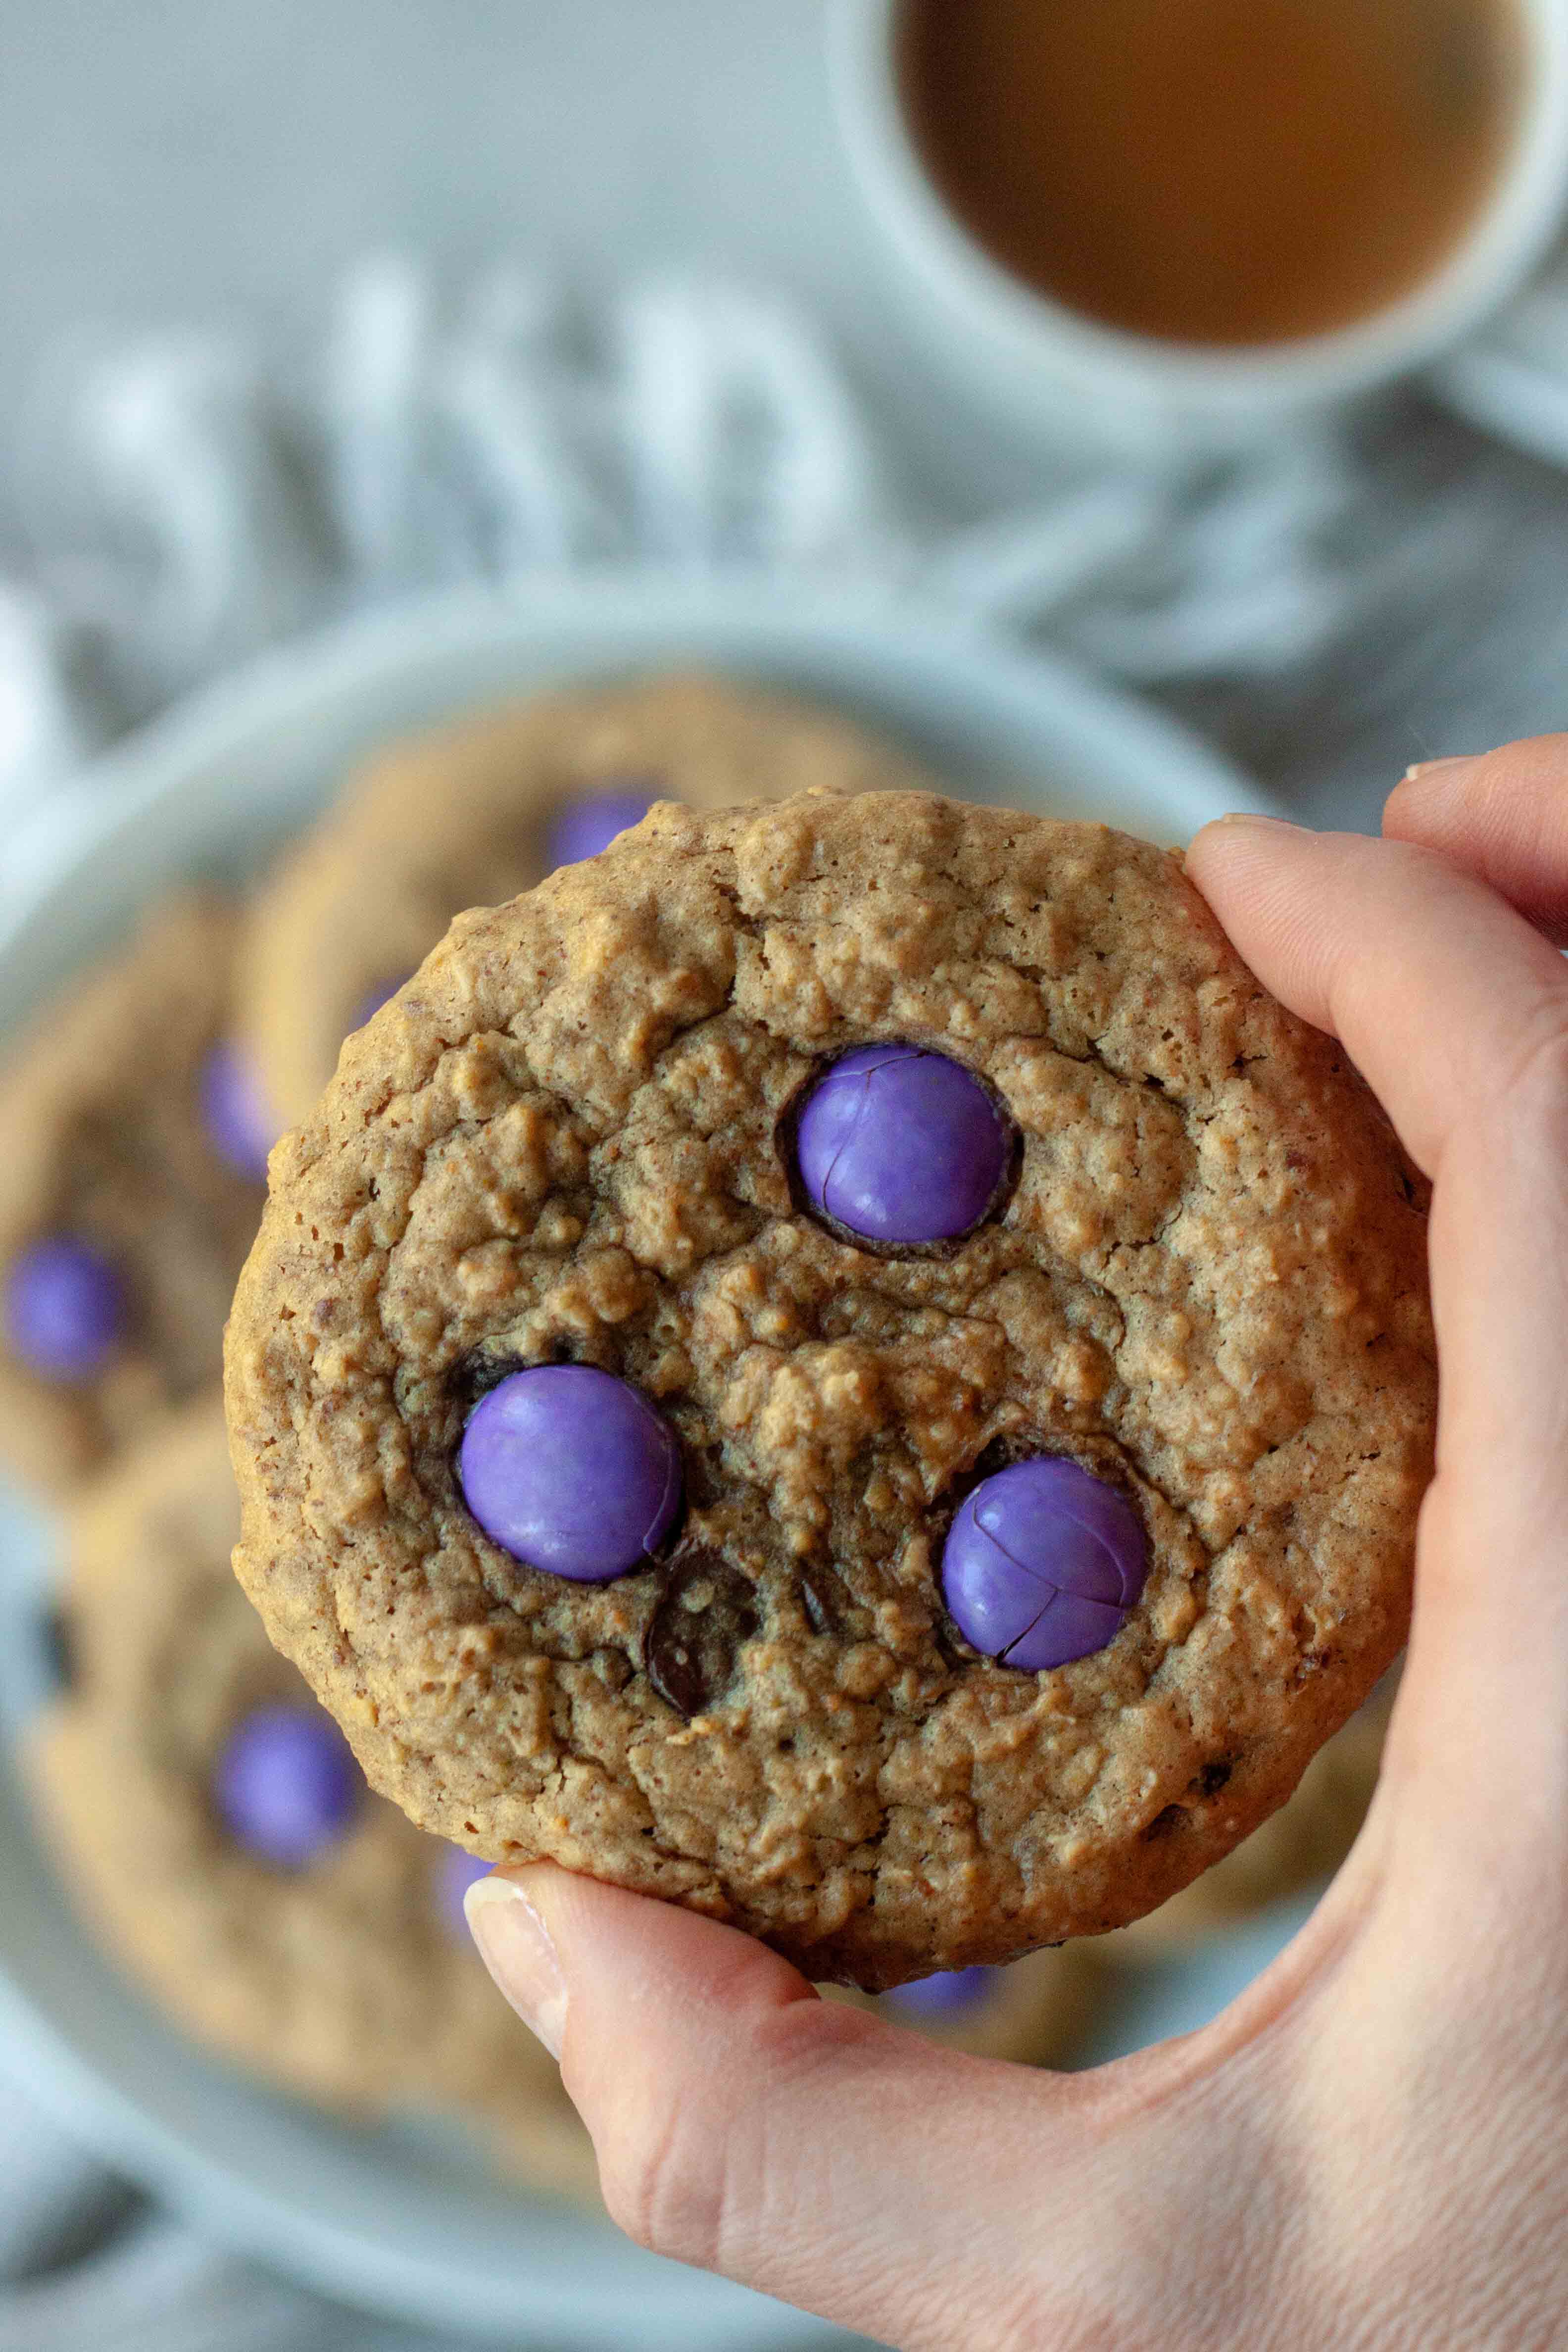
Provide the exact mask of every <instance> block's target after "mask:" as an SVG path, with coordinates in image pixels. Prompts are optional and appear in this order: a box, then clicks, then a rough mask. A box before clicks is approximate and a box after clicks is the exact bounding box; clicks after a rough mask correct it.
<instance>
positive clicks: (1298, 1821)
mask: <svg viewBox="0 0 1568 2352" xmlns="http://www.w3.org/2000/svg"><path fill="white" fill-rule="evenodd" d="M1392 1704H1393V1699H1392V1695H1391V1694H1389V1693H1388V1692H1386V1691H1385V1690H1380V1691H1374V1692H1373V1696H1372V1697H1371V1698H1370V1699H1368V1701H1367V1702H1366V1705H1365V1706H1363V1707H1360V1708H1358V1709H1357V1711H1356V1713H1355V1714H1354V1715H1352V1717H1351V1719H1350V1721H1349V1722H1348V1723H1347V1724H1345V1725H1344V1726H1343V1727H1342V1729H1340V1730H1339V1731H1336V1732H1335V1734H1334V1736H1333V1738H1331V1740H1330V1741H1329V1743H1328V1745H1327V1746H1326V1747H1325V1748H1320V1749H1319V1750H1318V1753H1317V1754H1316V1755H1315V1756H1314V1757H1313V1759H1312V1760H1311V1762H1310V1764H1309V1765H1308V1767H1307V1769H1306V1770H1305V1772H1304V1773H1303V1774H1302V1775H1301V1779H1300V1783H1299V1784H1298V1786H1297V1788H1296V1790H1295V1791H1294V1793H1293V1794H1292V1795H1291V1797H1290V1798H1289V1801H1287V1802H1286V1803H1285V1804H1283V1805H1281V1807H1280V1808H1279V1811H1278V1812H1277V1813H1272V1814H1270V1816H1269V1818H1268V1821H1266V1822H1264V1823H1263V1825H1262V1827H1261V1829H1256V1830H1254V1831H1253V1832H1252V1835H1251V1836H1250V1837H1249V1838H1247V1839H1246V1840H1244V1842H1243V1843H1241V1844H1240V1845H1238V1846H1237V1848H1236V1850H1235V1852H1234V1853H1228V1854H1226V1858H1225V1860H1224V1861H1223V1862H1221V1863H1217V1864H1215V1867H1214V1869H1213V1870H1207V1871H1205V1873H1204V1874H1203V1876H1202V1877H1201V1878H1197V1879H1194V1881H1193V1884H1192V1885H1190V1886H1186V1887H1184V1888H1183V1890H1182V1892H1181V1893H1180V1894H1179V1895H1173V1896H1172V1898H1171V1900H1170V1902H1169V1903H1163V1904H1162V1905H1161V1906H1160V1908H1159V1910H1157V1911H1152V1912H1151V1913H1150V1914H1149V1916H1148V1917H1147V1918H1146V1919H1138V1920H1135V1921H1134V1922H1133V1924H1132V1926H1131V1927H1123V1928H1122V1929H1121V1931H1120V1932H1119V1933H1118V1934H1117V1935H1116V1936H1114V1937H1111V1938H1110V1942H1109V1944H1108V1945H1107V1947H1106V1957H1107V1958H1109V1959H1114V1960H1124V1959H1131V1960H1139V1961H1141V1960H1145V1959H1159V1958H1164V1957H1165V1956H1167V1955H1169V1954H1173V1953H1182V1952H1187V1951H1190V1950H1192V1949H1193V1948H1194V1947H1195V1946H1197V1945H1199V1944H1202V1943H1205V1942H1206V1941H1207V1940H1208V1938H1209V1937H1213V1936H1219V1935H1224V1934H1225V1933H1226V1931H1227V1930H1228V1929H1230V1928H1232V1927H1238V1926H1239V1925H1240V1924H1241V1923H1242V1922H1243V1921H1244V1920H1247V1919H1250V1918H1254V1917H1256V1916H1257V1914H1258V1912H1260V1911H1263V1910H1266V1909H1267V1908H1268V1906H1269V1905H1270V1904H1272V1903H1282V1902H1285V1901H1288V1900H1289V1897H1290V1896H1291V1895H1303V1894H1306V1893H1307V1892H1309V1891H1310V1889H1312V1888H1314V1887H1316V1886H1319V1885H1321V1883H1322V1882H1323V1881H1324V1880H1325V1879H1327V1878H1331V1876H1332V1875H1333V1874H1334V1872H1335V1871H1336V1870H1338V1868H1339V1866H1340V1864H1341V1863H1342V1862H1343V1860H1344V1858H1345V1856H1346V1855H1347V1854H1348V1853H1349V1852H1350V1850H1351V1848H1352V1845H1353V1844H1354V1843H1355V1841H1356V1838H1357V1835H1358V1834H1359V1832H1360V1830H1361V1825H1362V1823H1363V1821H1364V1820H1365V1819H1366V1816H1367V1812H1368V1810H1369V1809H1370V1807H1371V1804H1372V1800H1373V1791H1374V1790H1375V1789H1376V1787H1377V1775H1378V1768H1379V1766H1380V1764H1381V1763H1382V1760H1383V1743H1384V1737H1385V1735H1386V1733H1387V1729H1388V1717H1389V1710H1390V1707H1391V1706H1392Z"/></svg>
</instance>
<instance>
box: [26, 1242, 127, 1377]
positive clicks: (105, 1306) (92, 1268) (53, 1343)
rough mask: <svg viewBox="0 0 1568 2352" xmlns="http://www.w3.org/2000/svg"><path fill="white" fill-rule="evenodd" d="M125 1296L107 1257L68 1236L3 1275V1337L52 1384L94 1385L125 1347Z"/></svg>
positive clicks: (30, 1251) (35, 1247)
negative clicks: (123, 1338) (94, 1379)
mask: <svg viewBox="0 0 1568 2352" xmlns="http://www.w3.org/2000/svg"><path fill="white" fill-rule="evenodd" d="M124 1329H125V1292H124V1286H123V1285H122V1284H121V1279H120V1276H119V1274H118V1272H117V1270H116V1269H115V1267H114V1266H113V1265H111V1264H110V1261H109V1259H108V1258H106V1257H105V1256H104V1255H103V1254H102V1252H101V1251H100V1250H96V1249H94V1248H93V1247H92V1244H90V1243H89V1242H83V1241H78V1240H76V1239H75V1237H74V1236H73V1235H71V1234H50V1235H48V1236H47V1238H46V1239H45V1240H43V1241H39V1242H34V1243H33V1244H31V1245H30V1246H29V1247H28V1248H26V1249H25V1250H23V1251H22V1252H21V1254H20V1255H18V1256H17V1257H16V1258H15V1259H14V1260H13V1261H12V1265H11V1270H10V1272H9V1274H8V1275H7V1276H6V1277H5V1336H6V1339H8V1340H9V1342H10V1345H11V1348H12V1350H13V1352H14V1353H15V1354H16V1355H17V1356H19V1357H20V1358H21V1360H22V1361H23V1363H25V1364H26V1365H27V1366H28V1368H29V1369H30V1370H33V1371H35V1372H39V1373H41V1374H42V1375H43V1377H44V1379H45V1380H49V1381H90V1380H91V1379H92V1378H93V1377H94V1375H95V1374H96V1373H99V1372H100V1371H101V1370H103V1368H104V1366H105V1364H107V1363H108V1361H109V1360H110V1357H111V1356H112V1355H113V1353H114V1351H115V1349H117V1348H118V1347H119V1345H120V1342H121V1338H122V1336H123V1334H124Z"/></svg>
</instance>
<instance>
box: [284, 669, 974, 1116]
mask: <svg viewBox="0 0 1568 2352" xmlns="http://www.w3.org/2000/svg"><path fill="white" fill-rule="evenodd" d="M627 779H630V780H633V781H636V782H646V783H647V785H648V788H649V789H650V790H651V789H656V788H659V787H662V788H663V789H665V790H667V791H668V793H669V795H670V797H671V798H672V799H677V800H680V801H684V802H686V803H688V804H689V805H690V806H691V807H694V808H729V807H732V806H733V805H734V803H736V802H737V801H751V800H777V799H784V798H786V797H787V796H788V795H789V794H790V793H795V792H800V791H802V790H804V789H805V787H806V786H807V785H809V784H813V783H816V784H825V785H828V786H830V787H831V788H832V789H833V790H835V791H837V792H844V793H851V792H860V791H865V790H868V789H875V790H880V791H887V790H889V789H900V790H901V789H907V788H910V787H911V786H912V787H919V786H921V785H923V784H924V783H925V782H927V779H926V778H925V777H924V776H923V775H921V772H919V770H918V769H917V768H916V766H915V764H914V762H913V761H910V760H908V759H905V758H904V757H903V756H902V755H901V754H900V752H899V751H896V750H895V749H894V747H893V746H892V745H891V744H890V743H889V742H886V741H885V740H882V739H881V738H880V737H878V736H873V735H869V734H868V733H867V732H866V731H865V730H864V729H863V728H860V727H857V726H856V725H854V724H853V722H852V721H850V720H848V719H841V718H839V717H837V715H836V714H835V713H833V712H831V711H828V710H825V709H819V708H817V707H816V706H814V705H812V704H809V703H805V702H801V701H798V700H796V699H795V698H794V697H792V696H788V695H782V694H774V693H768V692H765V691H763V689H762V688H755V687H743V686H738V685H735V684H732V683H727V682H721V680H719V679H717V678H710V677H700V676H696V675H691V676H676V677H656V678H651V679H646V680H642V681H640V682H637V683H633V684H630V685H617V686H614V687H595V688H579V689H577V690H575V691H570V692H557V693H552V694H540V695H535V696H532V697H531V698H528V699H527V700H524V701H519V702H513V703H508V704H505V705H502V706H501V707H500V708H499V709H493V710H489V711H485V712H481V713H479V714H478V715H476V716H474V717H471V718H468V719H462V720H460V721H458V722H457V723H456V724H453V725H450V726H447V727H442V728H437V729H435V730H432V731H430V732H428V733H426V734H422V735H416V736H410V737H406V738H404V739H402V740H398V741H397V742H395V743H393V744H391V745H390V746H389V747H387V748H386V749H384V751H380V752H378V753H377V754H376V755H375V756H374V758H373V759H372V760H370V761H368V762H367V763H366V764H365V765H364V766H363V768H362V769H361V770H360V771H359V772H357V773H356V774H355V775H353V776H352V777H351V778H350V780H349V783H348V786H347V788H346V790H345V793H344V795H343V798H342V801H341V802H340V803H339V804H338V806H337V807H336V808H335V809H334V810H333V811H332V812H331V814H329V816H328V817H327V819H326V821H325V822H324V823H323V824H321V825H319V826H317V828H316V829H315V831H314V832H313V833H311V834H310V835H308V836H307V838H306V839H305V841H304V842H303V843H301V845H300V846H299V848H297V849H296V850H295V851H294V852H293V854H292V856H289V857H288V858H286V859H285V860H284V861H283V863H282V864H281V865H280V866H279V869H278V871H277V872H276V874H275V875H274V876H273V877H271V878H270V879H269V880H268V882H267V883H266V884H264V886H263V887H262V888H261V890H260V892H259V893H258V898H257V901H256V906H255V910H254V915H253V919H252V921H251V925H250V928H249V930H248V932H247V940H246V945H245V949H244V952H243V954H242V957H241V962H240V970H239V979H238V996H239V1003H240V1024H241V1029H242V1032H243V1034H244V1036H245V1039H246V1043H247V1046H248V1048H249V1050H250V1052H251V1053H252V1055H253V1056H254V1058H255V1061H256V1066H257V1067H258V1070H259V1071H260V1072H261V1074H262V1077H263V1079H264V1081H265V1083H266V1086H267V1088H268V1094H269V1096H270V1097H271V1099H272V1101H273V1102H274V1103H275V1105H276V1107H277V1109H278V1112H279V1122H280V1124H281V1125H284V1126H292V1125H294V1124H295V1122H296V1121H298V1120H300V1119H301V1118H304V1117H305V1115H306V1113H307V1112H308V1111H309V1110H310V1108H311V1107H312V1105H313V1104H314V1102H315V1100H316V1097H317V1096H318V1095H319V1094H320V1093H321V1088H322V1087H324V1086H325V1085H326V1083H327V1080H328V1079H329V1078H330V1077H331V1075H332V1071H333V1070H334V1068H335V1067H336V1066H337V1059H338V1051H339V1048H340V1046H341V1045H342V1040H343V1038H344V1037H345V1036H346V1035H347V1034H348V1033H349V1031H350V1030H351V1029H353V1028H354V1027H356V1026H357V1025H358V1024H359V1022H360V1020H361V1019H362V1018H363V1007H364V1005H365V1003H366V1002H367V999H371V998H374V996H375V995H376V994H378V993H379V992H383V991H384V990H385V989H386V988H388V987H389V986H391V985H394V984H395V983H396V982H398V981H401V980H403V979H404V978H405V977H406V975H407V974H408V973H410V972H412V971H414V970H415V969H416V967H417V966H418V965H419V964H420V963H421V962H422V961H424V958H425V957H426V954H427V953H428V952H429V950H431V948H433V947H434V946H435V945H436V942H437V940H439V938H440V937H441V934H442V932H443V931H444V930H445V929H446V928H447V924H448V923H449V922H450V921H451V919H452V918H453V916H454V915H456V914H458V913H460V912H461V910H462V909H463V908H465V907H472V906H477V905H479V904H481V903H483V904H484V905H487V906H489V905H494V904H495V903H496V902H497V901H498V900H500V899H503V898H510V897H512V896H513V895H514V893H516V892H517V891H519V890H526V889H528V888H530V887H531V885H532V884H533V883H535V882H537V881H538V880H539V878H540V877H541V876H542V874H543V873H544V872H545V871H546V868H547V866H548V865H549V858H548V856H547V853H546V846H545V844H546V836H547V835H548V832H549V827H550V823H551V820H552V817H553V816H554V815H555V814H556V813H557V812H558V811H559V810H560V808H561V807H562V806H563V804H564V803H567V802H569V801H570V800H572V799H573V798H574V796H576V795H579V794H581V793H587V792H592V791H593V790H594V789H595V787H597V786H602V785H604V784H605V783H614V782H626V780H627Z"/></svg>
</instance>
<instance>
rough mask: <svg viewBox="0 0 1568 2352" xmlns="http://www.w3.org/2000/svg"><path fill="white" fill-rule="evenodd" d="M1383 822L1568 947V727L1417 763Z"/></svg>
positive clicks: (1395, 836)
mask: <svg viewBox="0 0 1568 2352" xmlns="http://www.w3.org/2000/svg"><path fill="white" fill-rule="evenodd" d="M1383 830H1384V835H1385V836H1386V837H1387V838H1388V839H1390V840H1394V841H1408V842H1416V843H1419V844H1420V845H1422V846H1423V847H1425V848H1426V849H1434V850H1436V852H1437V853H1438V855H1439V856H1443V857H1446V858H1447V859H1448V860H1449V861H1450V862H1451V863H1453V864H1455V865H1458V866H1465V867H1467V868H1468V871H1469V872H1470V873H1472V874H1474V875H1476V876H1478V877H1479V879H1480V880H1482V881H1484V882H1489V884H1490V885H1491V887H1492V888H1493V889H1494V890H1497V891H1500V893H1501V895H1502V896H1503V897H1504V898H1507V899H1508V900H1509V901H1510V905H1512V906H1515V907H1517V908H1519V909H1520V911H1521V914H1524V915H1527V916H1528V917H1529V918H1530V919H1531V922H1532V923H1535V924H1536V925H1538V926H1539V928H1540V929H1542V931H1544V932H1545V933H1546V935H1547V937H1548V938H1550V939H1552V940H1554V941H1555V942H1556V944H1557V945H1558V946H1560V947H1561V946H1564V945H1568V735H1539V736H1534V737H1531V738H1530V739H1529V740H1526V741H1524V742H1521V743H1505V744H1504V745H1503V747H1502V749H1501V750H1500V751H1488V752H1485V753H1483V754H1481V755H1480V756H1479V757H1477V758H1475V759H1469V760H1439V761H1434V762H1432V763H1431V764H1430V765H1428V766H1426V767H1424V768H1419V769H1413V770H1412V771H1411V772H1410V774H1409V775H1408V776H1407V777H1406V778H1405V782H1403V783H1402V784H1401V785H1399V787H1398V788H1397V790H1396V791H1395V792H1394V793H1392V794H1391V795H1390V798H1389V801H1388V804H1387V806H1386V808H1385V809H1384V816H1383Z"/></svg>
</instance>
